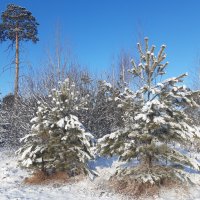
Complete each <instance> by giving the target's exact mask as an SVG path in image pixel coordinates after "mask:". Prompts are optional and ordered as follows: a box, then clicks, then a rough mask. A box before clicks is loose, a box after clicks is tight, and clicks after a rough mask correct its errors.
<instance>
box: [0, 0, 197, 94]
mask: <svg viewBox="0 0 200 200" xmlns="http://www.w3.org/2000/svg"><path fill="white" fill-rule="evenodd" d="M9 3H14V4H17V5H20V6H23V7H25V8H27V9H28V10H30V11H31V12H32V13H33V15H34V16H35V17H36V19H37V21H38V22H39V24H40V26H39V29H38V31H39V38H40V41H39V42H38V43H37V44H35V45H32V44H31V43H28V44H26V45H24V52H23V53H24V55H25V56H24V57H23V59H24V62H25V63H24V64H23V65H24V66H23V67H24V68H23V69H22V70H24V69H25V68H26V67H27V66H28V63H31V66H32V67H35V68H39V67H40V65H41V64H42V62H44V61H45V57H46V53H45V52H46V50H45V49H46V48H47V47H48V46H51V47H52V45H53V44H54V40H55V38H54V36H55V27H56V24H59V26H60V28H61V33H62V39H63V41H65V42H67V43H68V45H69V46H70V48H71V49H72V52H73V53H74V54H75V56H77V57H78V61H79V62H80V63H81V64H82V65H84V66H88V67H89V68H90V70H91V71H93V72H94V73H98V74H100V73H103V72H104V71H105V70H107V69H109V68H110V67H111V63H112V60H113V56H116V55H117V54H118V53H119V52H120V50H121V49H122V48H123V49H127V50H129V51H132V52H133V54H135V50H136V43H137V41H138V39H139V36H140V35H142V36H148V37H149V39H150V43H151V44H152V43H154V44H155V45H156V46H157V47H159V46H160V45H161V44H166V45H167V49H166V53H167V60H168V61H169V62H170V65H169V70H168V72H169V73H168V75H169V76H171V75H173V76H175V75H178V74H181V73H184V72H190V71H191V70H192V69H194V67H195V66H196V65H198V57H199V55H200V1H199V0H165V1H164V0H163V1H162V0H0V12H2V11H4V10H5V9H6V5H7V4H9ZM8 44H9V43H4V44H0V72H2V68H3V67H5V66H6V65H7V64H9V63H10V62H11V61H10V59H11V58H12V56H13V55H14V52H12V51H11V52H5V49H6V47H7V45H8ZM13 81H14V70H11V71H10V70H8V71H7V72H5V73H3V74H2V73H0V92H2V93H3V94H6V93H8V92H9V91H12V90H13ZM188 82H189V81H188ZM186 83H187V82H186Z"/></svg>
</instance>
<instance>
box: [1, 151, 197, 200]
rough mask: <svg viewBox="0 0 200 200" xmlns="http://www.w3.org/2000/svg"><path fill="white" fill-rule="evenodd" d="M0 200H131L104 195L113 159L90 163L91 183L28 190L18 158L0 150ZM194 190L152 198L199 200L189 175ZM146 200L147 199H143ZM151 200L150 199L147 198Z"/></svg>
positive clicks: (195, 175)
mask: <svg viewBox="0 0 200 200" xmlns="http://www.w3.org/2000/svg"><path fill="white" fill-rule="evenodd" d="M0 158H1V161H0V180H1V182H0V200H9V199H11V200H36V199H37V200H51V199H52V200H54V199H56V200H126V199H130V198H128V197H124V196H121V195H117V194H114V193H113V192H109V191H107V189H106V187H103V184H105V183H106V181H107V180H108V178H109V177H110V175H112V173H113V172H114V169H115V167H116V166H117V164H118V163H117V162H116V160H115V159H113V160H111V159H110V160H106V159H99V160H98V161H97V162H96V163H92V165H93V167H94V166H96V165H98V167H97V170H98V172H99V177H98V178H96V179H95V180H94V181H91V180H89V179H85V180H82V181H79V182H77V183H70V184H66V185H62V186H60V185H59V186H58V185H57V184H53V185H48V186H30V185H25V184H23V179H24V178H25V177H27V176H28V173H27V171H25V170H22V169H20V168H19V167H18V166H17V158H16V157H15V155H14V153H13V152H12V151H8V150H3V149H0ZM190 176H191V177H192V179H193V180H194V181H195V182H196V186H191V187H190V189H189V190H188V191H184V190H181V189H173V190H171V191H164V190H163V191H161V193H160V195H159V196H157V195H155V196H154V198H151V199H156V200H174V199H176V200H200V186H199V183H200V175H199V174H195V173H194V174H191V175H190ZM145 199H146V198H145ZM149 199H150V198H149Z"/></svg>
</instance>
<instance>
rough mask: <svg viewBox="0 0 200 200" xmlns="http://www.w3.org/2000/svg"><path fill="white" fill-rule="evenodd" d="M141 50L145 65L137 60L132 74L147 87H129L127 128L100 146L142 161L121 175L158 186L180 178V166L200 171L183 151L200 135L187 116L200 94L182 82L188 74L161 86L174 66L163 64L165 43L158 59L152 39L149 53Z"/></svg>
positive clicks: (122, 100) (124, 101)
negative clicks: (162, 79)
mask: <svg viewBox="0 0 200 200" xmlns="http://www.w3.org/2000/svg"><path fill="white" fill-rule="evenodd" d="M138 50H139V54H140V63H139V64H138V65H136V63H135V62H134V60H132V61H131V62H132V65H133V68H132V69H131V70H130V73H132V75H133V76H134V77H137V78H138V77H139V78H140V79H141V81H142V82H143V84H144V85H143V87H141V88H140V89H139V90H138V91H136V92H133V91H131V89H128V88H126V89H125V91H124V93H123V94H121V95H120V96H119V98H118V103H119V105H118V106H119V107H121V108H122V109H123V110H124V115H123V119H124V121H125V124H126V126H125V128H124V129H120V130H118V131H116V132H113V133H111V134H109V135H106V136H104V137H103V138H102V139H100V147H101V153H102V154H103V155H111V156H112V155H118V156H119V158H120V160H122V161H126V162H130V161H133V160H134V159H135V158H137V159H138V161H139V164H138V166H137V167H130V166H129V167H127V168H123V169H122V170H119V175H127V174H132V175H133V177H134V178H135V179H136V180H137V181H140V182H143V183H144V182H150V183H151V184H153V183H157V182H160V181H162V179H164V178H171V177H172V176H174V175H175V176H176V177H179V178H180V174H179V173H175V172H176V169H175V166H176V167H179V168H180V167H181V168H183V167H184V166H190V167H192V168H194V169H196V170H199V163H198V162H197V161H196V160H194V159H191V158H189V157H188V156H187V155H185V154H184V153H183V152H182V151H180V150H181V149H182V148H184V147H185V146H186V145H187V144H188V143H189V144H191V142H192V141H193V140H194V139H195V138H199V136H200V135H199V132H198V130H197V128H196V127H195V126H193V125H192V124H191V120H190V119H189V118H188V116H187V115H186V113H185V112H184V108H185V106H186V105H190V106H197V105H196V103H195V101H194V100H193V95H194V93H198V92H193V91H191V90H190V89H188V88H186V87H185V86H181V85H180V84H179V83H180V82H182V79H183V78H184V77H185V76H186V74H183V75H181V76H179V77H175V78H169V79H166V80H164V81H163V82H161V83H158V82H157V80H158V78H160V77H161V76H162V75H163V74H165V68H166V66H167V64H168V62H166V63H163V61H164V59H165V58H166V54H165V53H164V50H165V45H162V47H161V49H160V51H159V52H158V55H157V56H155V55H154V50H155V46H152V47H151V49H149V46H148V39H147V38H146V39H145V50H144V51H143V50H142V48H141V45H140V44H138ZM169 165H170V166H169ZM169 169H171V170H170V171H169Z"/></svg>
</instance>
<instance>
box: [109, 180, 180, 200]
mask: <svg viewBox="0 0 200 200" xmlns="http://www.w3.org/2000/svg"><path fill="white" fill-rule="evenodd" d="M110 183H111V184H110V185H111V187H112V188H113V189H114V191H115V192H117V193H119V194H124V195H128V196H132V197H135V198H136V199H138V198H139V197H141V198H145V197H147V196H148V197H153V196H155V195H159V191H160V189H161V188H163V189H164V188H165V189H172V188H178V187H181V186H180V184H179V183H177V182H174V181H166V183H165V184H163V185H152V184H150V183H139V182H136V181H135V180H131V179H130V178H128V177H124V179H121V180H118V179H111V180H110Z"/></svg>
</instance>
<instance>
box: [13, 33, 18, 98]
mask: <svg viewBox="0 0 200 200" xmlns="http://www.w3.org/2000/svg"><path fill="white" fill-rule="evenodd" d="M15 42H16V49H15V50H16V53H15V91H14V95H15V101H16V100H17V98H18V92H19V35H18V32H17V31H16V40H15Z"/></svg>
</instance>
